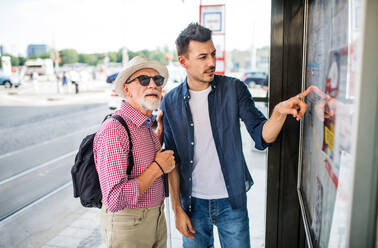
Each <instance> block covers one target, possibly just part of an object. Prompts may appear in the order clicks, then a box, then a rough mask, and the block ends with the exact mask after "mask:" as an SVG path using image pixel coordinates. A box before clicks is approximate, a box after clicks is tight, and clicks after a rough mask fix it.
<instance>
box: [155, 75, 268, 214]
mask: <svg viewBox="0 0 378 248" xmlns="http://www.w3.org/2000/svg"><path fill="white" fill-rule="evenodd" d="M211 88H212V89H211V92H210V93H209V95H208V103H209V115H210V124H211V130H212V133H213V137H214V142H215V147H216V150H217V153H218V157H219V161H220V165H221V169H222V172H223V177H224V180H225V184H226V188H227V192H228V196H229V200H230V202H231V206H232V208H234V209H237V208H241V207H243V206H245V205H246V192H247V191H248V190H249V189H250V187H251V186H252V185H253V180H252V177H251V175H250V173H249V171H248V168H247V165H246V162H245V159H244V155H243V148H242V141H241V134H240V119H241V120H242V121H244V123H245V125H246V127H247V130H248V132H249V134H250V135H251V137H252V138H253V140H254V141H255V144H256V148H257V149H260V150H263V149H265V148H266V147H267V146H269V145H270V144H267V143H265V141H264V140H263V138H262V128H263V125H264V123H265V122H266V118H265V116H264V115H263V114H262V113H261V112H260V111H259V110H258V109H257V108H256V107H255V103H254V101H253V99H252V96H251V94H250V92H249V90H248V88H247V86H246V85H245V84H244V83H243V82H242V81H240V80H238V79H235V78H230V77H226V76H219V75H215V77H214V80H213V81H212V82H211ZM189 99H190V93H189V88H188V84H187V81H186V80H185V81H184V82H183V83H182V84H180V85H179V86H178V87H176V88H175V89H173V90H171V91H170V92H168V93H167V94H166V95H165V97H164V99H163V102H162V110H163V112H164V115H163V121H164V143H165V148H166V149H169V150H173V151H174V153H175V159H176V164H177V168H178V170H179V175H180V196H181V202H182V207H183V209H184V210H185V211H186V212H190V211H191V194H192V171H193V169H194V167H193V157H194V146H193V145H192V144H193V142H194V124H193V119H192V114H191V111H190V107H189ZM194 145H195V144H194Z"/></svg>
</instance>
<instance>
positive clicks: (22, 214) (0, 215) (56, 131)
mask: <svg viewBox="0 0 378 248" xmlns="http://www.w3.org/2000/svg"><path fill="white" fill-rule="evenodd" d="M108 113H110V111H109V110H108V107H107V105H106V104H104V103H100V104H74V105H72V104H67V105H57V106H1V107H0V116H2V118H1V120H2V121H1V123H0V137H1V139H0V247H39V246H40V245H41V244H43V243H44V242H45V241H46V240H49V239H50V238H51V237H53V236H54V235H55V233H56V232H59V231H60V230H61V229H62V228H63V227H64V226H65V225H66V224H68V223H69V222H70V221H72V219H74V218H75V216H76V214H77V212H78V211H82V207H81V205H80V203H79V200H78V199H74V198H73V197H72V184H71V174H70V169H71V167H72V165H73V162H74V157H75V154H76V151H77V148H78V147H79V144H80V142H81V140H82V139H83V138H84V137H85V136H86V135H87V134H89V133H93V132H95V131H96V130H97V128H98V127H99V125H100V124H101V122H102V120H103V118H104V117H105V115H106V114H108ZM54 199H55V200H54Z"/></svg>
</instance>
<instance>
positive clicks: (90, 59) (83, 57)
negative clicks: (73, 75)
mask: <svg viewBox="0 0 378 248" xmlns="http://www.w3.org/2000/svg"><path fill="white" fill-rule="evenodd" d="M79 63H84V64H88V65H96V64H97V56H96V55H95V54H83V53H81V54H79Z"/></svg>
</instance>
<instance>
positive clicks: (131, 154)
mask: <svg viewBox="0 0 378 248" xmlns="http://www.w3.org/2000/svg"><path fill="white" fill-rule="evenodd" d="M112 118H114V119H116V120H117V121H119V122H120V123H121V124H122V126H123V127H124V128H125V129H126V132H127V135H128V136H129V155H128V157H129V165H128V166H127V170H126V174H127V175H129V176H130V175H131V171H132V170H133V167H134V158H133V143H132V142H131V134H130V130H129V128H128V126H127V124H126V122H125V120H124V119H123V118H122V117H121V116H119V115H112Z"/></svg>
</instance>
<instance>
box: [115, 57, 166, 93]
mask: <svg viewBox="0 0 378 248" xmlns="http://www.w3.org/2000/svg"><path fill="white" fill-rule="evenodd" d="M144 68H151V69H154V70H156V71H157V72H158V73H159V74H160V75H161V76H163V77H164V83H163V85H162V86H161V87H162V88H164V86H165V85H166V84H167V80H168V69H167V67H166V66H165V65H164V64H163V63H161V62H159V61H156V60H151V61H148V60H147V59H146V58H145V57H144V56H136V57H134V58H133V59H132V60H130V61H129V63H128V64H127V65H126V67H125V68H124V69H123V70H122V71H120V72H119V73H118V75H117V78H116V79H115V81H114V84H115V91H116V92H117V94H118V95H120V96H121V97H122V98H126V95H125V91H124V89H123V85H124V84H125V83H126V80H127V79H129V77H130V76H131V75H133V74H134V73H135V72H136V71H139V70H141V69H144Z"/></svg>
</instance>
